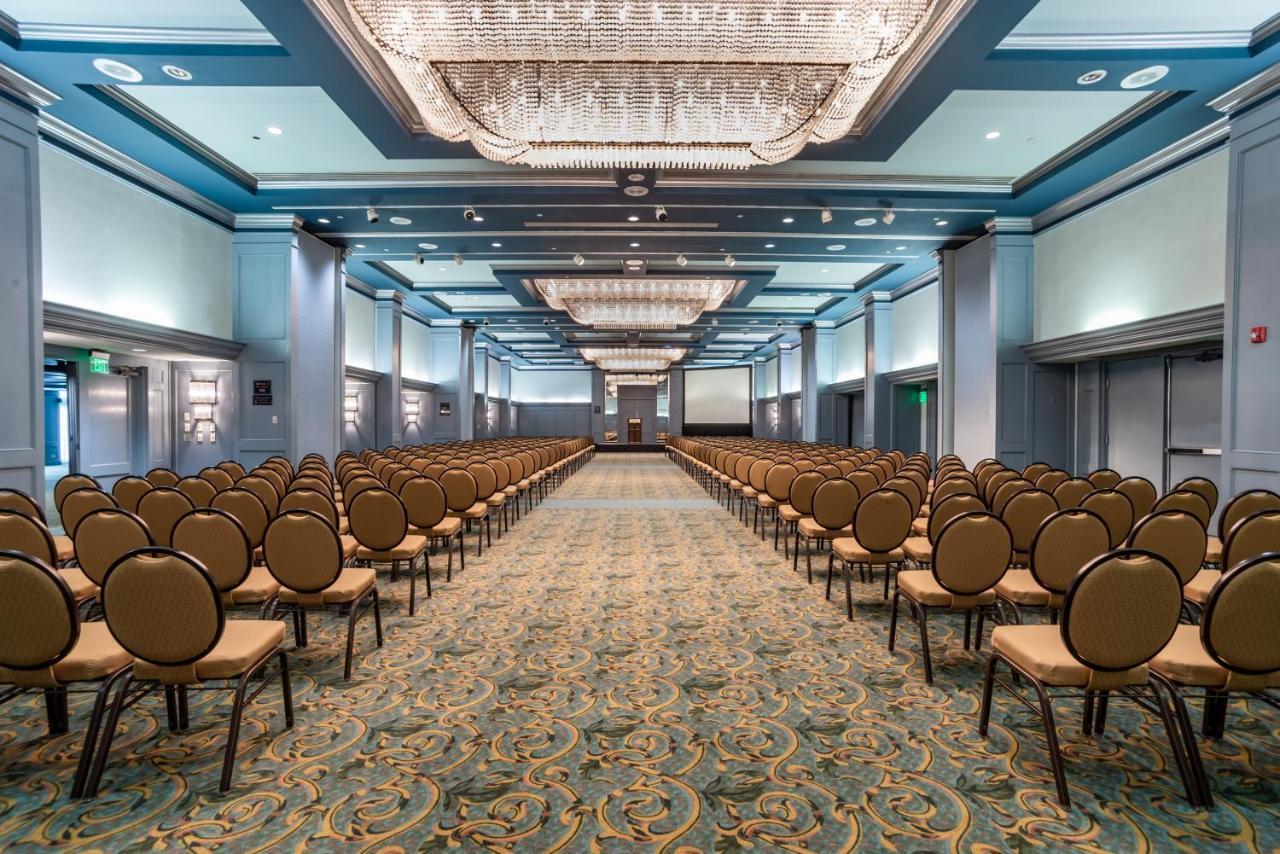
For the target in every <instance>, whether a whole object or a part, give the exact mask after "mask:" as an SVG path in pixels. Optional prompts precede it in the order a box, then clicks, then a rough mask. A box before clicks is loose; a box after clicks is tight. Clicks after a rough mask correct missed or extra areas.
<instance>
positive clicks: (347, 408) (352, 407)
mask: <svg viewBox="0 0 1280 854" xmlns="http://www.w3.org/2000/svg"><path fill="white" fill-rule="evenodd" d="M359 405H360V398H359V396H357V395H354V394H349V395H347V396H346V397H344V398H343V399H342V420H343V421H345V422H346V423H348V424H355V423H356V414H357V413H358V412H359V411H360V408H359Z"/></svg>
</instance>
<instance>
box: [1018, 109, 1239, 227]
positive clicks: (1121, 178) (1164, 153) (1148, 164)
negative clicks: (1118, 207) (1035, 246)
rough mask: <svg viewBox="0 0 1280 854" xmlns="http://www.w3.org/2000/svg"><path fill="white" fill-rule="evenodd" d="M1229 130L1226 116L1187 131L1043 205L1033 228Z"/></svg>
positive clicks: (1167, 165) (1135, 181)
mask: <svg viewBox="0 0 1280 854" xmlns="http://www.w3.org/2000/svg"><path fill="white" fill-rule="evenodd" d="M1229 133H1230V126H1229V124H1228V121H1227V119H1226V118H1225V117H1224V118H1221V119H1218V120H1217V121H1215V122H1213V123H1211V124H1208V125H1205V126H1204V127H1202V128H1200V130H1198V131H1195V132H1194V133H1191V134H1188V135H1187V136H1185V137H1183V138H1182V139H1180V140H1178V141H1177V142H1175V143H1173V144H1172V145H1169V146H1166V147H1165V148H1162V149H1160V150H1159V151H1157V152H1156V153H1154V154H1152V155H1150V156H1148V157H1145V158H1143V159H1142V160H1139V161H1138V162H1137V163H1134V164H1133V165H1131V166H1129V167H1127V168H1125V169H1121V170H1120V171H1119V172H1117V173H1115V174H1114V175H1111V176H1109V177H1107V178H1104V179H1103V180H1101V181H1099V182H1098V183H1096V184H1094V185H1093V186H1091V187H1086V188H1085V189H1083V190H1081V191H1080V192H1079V193H1076V194H1075V195H1074V196H1070V197H1068V198H1066V199H1063V200H1062V201H1060V202H1058V203H1057V204H1055V205H1052V206H1050V207H1048V208H1045V209H1044V210H1043V211H1041V212H1040V213H1038V214H1036V215H1035V216H1033V217H1032V218H1031V225H1032V229H1033V230H1034V231H1041V230H1043V229H1046V228H1048V227H1050V226H1053V225H1057V224H1058V223H1060V222H1062V221H1063V220H1066V219H1069V218H1071V217H1073V216H1075V215H1077V214H1079V213H1082V212H1084V211H1085V210H1087V209H1088V208H1091V207H1093V206H1094V205H1096V204H1098V203H1100V202H1103V201H1106V200H1107V199H1109V198H1111V197H1112V196H1115V195H1118V194H1119V193H1122V192H1124V191H1125V190H1129V189H1132V188H1133V187H1136V186H1137V185H1139V184H1141V183H1143V182H1145V181H1147V180H1149V179H1151V178H1154V177H1156V176H1157V175H1159V174H1161V173H1163V172H1166V171H1168V170H1169V169H1172V168H1173V167H1175V166H1178V165H1181V164H1182V163H1184V162H1186V161H1188V160H1190V159H1192V158H1194V157H1197V156H1199V155H1201V154H1205V153H1207V152H1208V151H1209V150H1211V149H1212V148H1214V147H1216V146H1217V145H1219V144H1221V143H1223V142H1225V141H1226V139H1227V136H1228V134H1229Z"/></svg>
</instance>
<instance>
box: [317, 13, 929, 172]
mask: <svg viewBox="0 0 1280 854" xmlns="http://www.w3.org/2000/svg"><path fill="white" fill-rule="evenodd" d="M328 2H330V3H331V4H334V5H335V6H337V7H339V8H340V9H341V10H342V12H343V13H345V14H344V17H345V19H346V21H347V22H349V27H350V30H351V31H352V32H353V33H354V34H355V36H356V37H358V38H360V39H362V40H363V41H364V42H365V44H366V45H367V46H368V47H369V48H371V49H372V50H373V51H375V52H376V53H377V55H378V56H379V57H380V58H381V60H382V62H383V63H385V66H386V69H387V70H389V72H390V73H391V75H393V76H394V78H395V81H396V82H397V83H398V84H399V87H400V88H401V89H402V90H403V92H404V94H405V95H407V97H408V100H409V101H410V102H411V103H412V106H413V108H414V109H415V110H416V111H417V113H418V118H419V119H420V120H421V122H420V123H421V125H423V126H424V127H425V128H426V129H427V130H429V131H430V132H431V133H433V134H435V135H437V136H440V137H443V138H444V139H447V140H450V141H463V140H470V141H471V143H472V145H474V146H475V147H476V150H477V151H479V152H480V153H481V154H482V155H484V156H485V157H487V158H489V159H491V160H497V161H499V162H503V163H520V164H525V165H530V166H551V167H638V168H644V167H654V168H663V167H666V168H679V167H688V168H746V167H749V166H753V165H757V164H767V163H779V162H781V161H784V160H788V159H790V158H792V157H794V156H795V155H796V154H798V153H799V152H800V150H801V149H803V148H804V147H805V145H807V144H809V143H811V142H813V143H822V142H829V141H831V140H835V139H840V138H841V137H843V136H846V135H847V134H849V133H850V132H851V131H852V130H853V129H854V127H855V125H856V124H857V123H858V120H859V118H860V116H861V115H862V113H863V111H864V110H865V109H866V107H867V106H868V103H869V102H870V101H871V99H872V96H873V95H875V93H876V90H877V89H878V88H879V87H880V85H881V84H882V83H883V82H884V80H885V78H886V77H888V76H889V75H890V73H891V72H893V70H894V66H895V65H896V64H897V63H898V61H899V60H900V59H902V58H903V56H904V55H905V54H906V53H907V52H908V50H909V49H910V48H911V47H912V45H913V44H915V43H916V41H917V40H918V39H919V38H920V36H921V34H922V33H923V32H924V31H925V29H926V27H927V25H928V24H929V22H930V19H931V17H932V16H933V15H934V13H935V11H936V7H938V6H940V5H950V4H951V3H952V0H657V2H642V1H641V0H328Z"/></svg>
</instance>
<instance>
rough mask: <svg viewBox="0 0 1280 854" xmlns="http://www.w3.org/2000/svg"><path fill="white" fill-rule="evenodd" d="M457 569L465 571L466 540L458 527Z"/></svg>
mask: <svg viewBox="0 0 1280 854" xmlns="http://www.w3.org/2000/svg"><path fill="white" fill-rule="evenodd" d="M458 571H459V572H466V571H467V541H466V537H465V536H463V533H462V529H461V528H459V529H458Z"/></svg>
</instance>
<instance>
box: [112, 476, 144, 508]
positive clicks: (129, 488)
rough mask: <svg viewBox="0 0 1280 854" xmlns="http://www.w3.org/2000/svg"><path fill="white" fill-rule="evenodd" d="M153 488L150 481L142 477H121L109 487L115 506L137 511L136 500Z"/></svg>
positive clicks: (139, 499)
mask: <svg viewBox="0 0 1280 854" xmlns="http://www.w3.org/2000/svg"><path fill="white" fill-rule="evenodd" d="M154 488H155V487H153V486H152V485H151V484H150V482H148V481H147V480H145V479H143V478H140V477H132V476H130V477H122V478H120V479H119V480H117V481H116V482H115V485H114V486H112V487H111V497H112V498H114V499H115V500H116V506H117V507H119V508H120V509H121V510H128V511H129V512H130V513H137V512H138V502H139V501H141V500H142V496H144V495H146V494H147V493H148V492H150V491H151V490H152V489H154Z"/></svg>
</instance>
